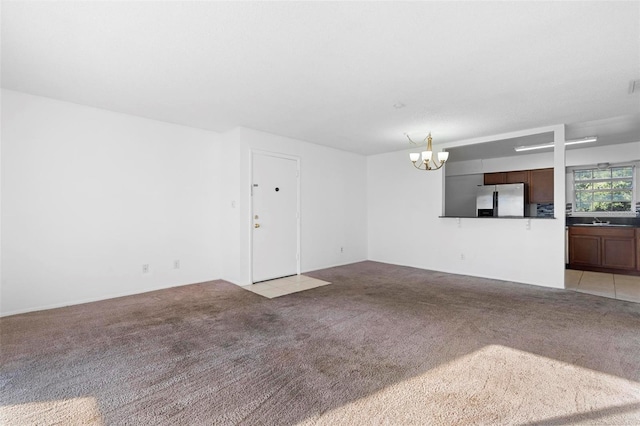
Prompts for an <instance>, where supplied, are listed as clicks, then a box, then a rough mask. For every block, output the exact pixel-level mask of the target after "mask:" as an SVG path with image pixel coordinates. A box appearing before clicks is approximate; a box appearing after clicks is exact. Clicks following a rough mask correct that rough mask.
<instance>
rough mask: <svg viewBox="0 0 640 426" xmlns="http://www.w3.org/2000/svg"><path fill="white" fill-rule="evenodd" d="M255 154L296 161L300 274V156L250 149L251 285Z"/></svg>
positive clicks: (298, 264) (297, 270)
mask: <svg viewBox="0 0 640 426" xmlns="http://www.w3.org/2000/svg"><path fill="white" fill-rule="evenodd" d="M256 155H264V156H269V157H276V158H282V159H285V160H293V161H295V162H296V170H297V176H296V210H297V212H296V274H297V275H300V258H301V257H302V256H301V255H300V219H301V218H300V217H301V216H302V215H301V214H300V205H301V204H300V157H298V156H296V155H289V154H282V153H279V152H271V151H263V150H258V149H251V151H250V157H251V164H250V167H249V186H250V189H249V191H250V197H251V203H250V212H249V213H250V214H249V224H248V226H249V232H251V238H250V239H249V276H250V277H251V284H252V285H253V283H254V282H253V216H254V213H253V164H254V161H255V159H256Z"/></svg>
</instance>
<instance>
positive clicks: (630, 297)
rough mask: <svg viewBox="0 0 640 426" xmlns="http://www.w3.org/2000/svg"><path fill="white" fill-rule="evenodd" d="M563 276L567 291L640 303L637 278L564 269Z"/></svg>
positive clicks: (639, 285)
mask: <svg viewBox="0 0 640 426" xmlns="http://www.w3.org/2000/svg"><path fill="white" fill-rule="evenodd" d="M564 276H565V280H564V285H565V288H566V289H567V290H574V291H579V292H581V293H589V294H594V295H596V296H603V297H610V298H612V299H618V300H626V301H628V302H636V303H640V277H638V276H633V275H618V274H605V273H602V272H589V271H578V270H575V269H566V270H565V275H564Z"/></svg>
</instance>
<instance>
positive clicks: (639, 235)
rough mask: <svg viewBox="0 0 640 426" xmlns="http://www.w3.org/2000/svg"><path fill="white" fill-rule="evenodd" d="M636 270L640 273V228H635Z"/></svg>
mask: <svg viewBox="0 0 640 426" xmlns="http://www.w3.org/2000/svg"><path fill="white" fill-rule="evenodd" d="M636 269H637V270H638V272H640V228H636Z"/></svg>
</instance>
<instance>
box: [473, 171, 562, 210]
mask: <svg viewBox="0 0 640 426" xmlns="http://www.w3.org/2000/svg"><path fill="white" fill-rule="evenodd" d="M503 183H526V184H527V185H528V186H529V203H531V204H542V203H553V168H551V169H536V170H518V171H513V172H498V173H485V174H484V184H485V185H501V184H503Z"/></svg>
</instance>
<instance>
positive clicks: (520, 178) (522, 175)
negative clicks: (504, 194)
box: [505, 170, 529, 183]
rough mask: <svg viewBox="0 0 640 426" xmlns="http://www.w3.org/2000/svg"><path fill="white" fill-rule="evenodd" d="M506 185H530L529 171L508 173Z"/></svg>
mask: <svg viewBox="0 0 640 426" xmlns="http://www.w3.org/2000/svg"><path fill="white" fill-rule="evenodd" d="M506 175H507V176H506V179H505V182H506V183H529V170H519V171H517V172H507V173H506Z"/></svg>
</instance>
